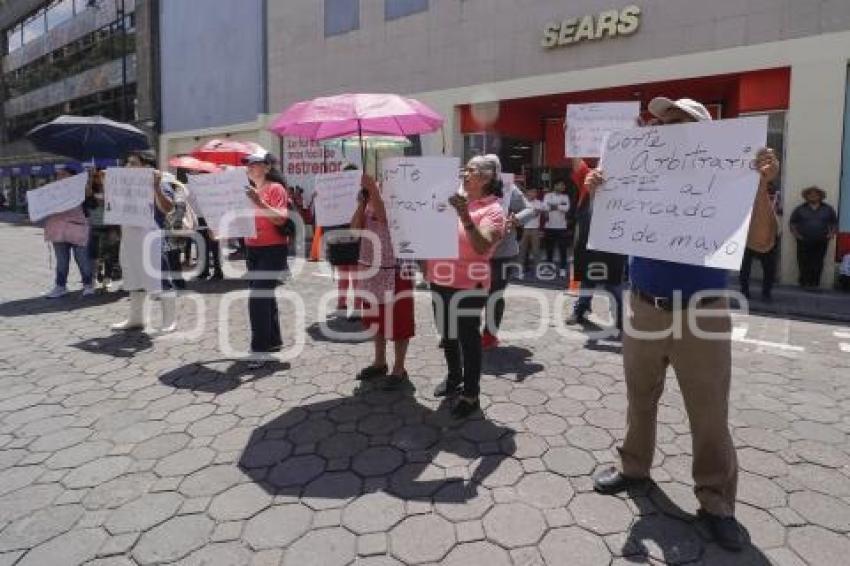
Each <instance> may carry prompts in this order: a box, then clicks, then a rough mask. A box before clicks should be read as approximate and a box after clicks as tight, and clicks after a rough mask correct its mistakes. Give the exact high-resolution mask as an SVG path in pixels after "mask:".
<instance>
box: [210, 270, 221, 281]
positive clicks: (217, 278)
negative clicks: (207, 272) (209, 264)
mask: <svg viewBox="0 0 850 566" xmlns="http://www.w3.org/2000/svg"><path fill="white" fill-rule="evenodd" d="M222 279H224V273H222V272H221V271H216V272H215V273H213V274H212V277H210V281H221V280H222Z"/></svg>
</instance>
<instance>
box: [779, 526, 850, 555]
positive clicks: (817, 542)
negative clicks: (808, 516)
mask: <svg viewBox="0 0 850 566" xmlns="http://www.w3.org/2000/svg"><path fill="white" fill-rule="evenodd" d="M788 544H789V545H790V547H791V549H793V550H794V551H795V552H796V553H797V554H799V555H800V557H801V558H802V559H803V560H805V561H807V562H808V563H809V564H843V563H844V561H845V560H846V559H847V556H850V539H848V538H847V537H846V536H842V535H838V534H835V533H833V532H830V531H827V530H826V529H824V528H822V527H817V526H805V527H798V528H793V529H791V530H790V532H789V534H788Z"/></svg>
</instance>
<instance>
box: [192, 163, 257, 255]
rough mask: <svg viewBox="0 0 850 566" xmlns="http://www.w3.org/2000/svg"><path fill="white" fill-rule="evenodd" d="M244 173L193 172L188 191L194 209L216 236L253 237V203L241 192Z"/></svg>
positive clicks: (254, 234) (237, 171)
mask: <svg viewBox="0 0 850 566" xmlns="http://www.w3.org/2000/svg"><path fill="white" fill-rule="evenodd" d="M247 186H248V175H247V174H246V173H245V169H243V168H241V167H240V168H236V169H230V170H228V171H221V172H219V173H210V174H209V175H194V176H193V177H191V178H190V180H189V193H190V194H191V195H192V199H193V201H194V203H195V204H197V207H198V208H199V209H200V210H199V211H198V210H196V212H198V213H199V214H200V215H201V216H203V217H204V219H205V220H206V221H207V226H209V227H210V230H212V231H213V234H214V235H215V237H216V238H219V239H221V238H254V237H255V236H256V235H257V228H256V223H255V222H254V205H253V203H252V202H251V200H250V199H249V198H248V196H247V195H246V194H245V187H247Z"/></svg>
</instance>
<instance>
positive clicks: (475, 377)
mask: <svg viewBox="0 0 850 566" xmlns="http://www.w3.org/2000/svg"><path fill="white" fill-rule="evenodd" d="M649 111H650V113H652V114H653V116H654V117H655V118H656V120H657V123H658V124H661V125H666V124H678V123H687V122H706V121H710V120H711V119H712V118H711V116H710V114H709V112H708V111H707V110H706V108H705V107H704V106H703V105H702V104H700V103H698V102H695V101H692V100H689V99H680V100H676V101H673V100H669V99H666V98H657V99H654V100H653V101H652V102H651V103H650V105H649ZM243 164H244V166H245V167H246V168H247V173H248V177H249V179H250V185H251V186H250V187H249V188H247V189H246V191H247V195H248V197H249V199H250V200H251V202H252V203H253V207H254V211H255V225H256V237H254V238H247V239H245V241H244V255H245V259H246V265H247V277H246V278H247V280H248V286H249V288H250V298H249V306H248V312H249V320H250V333H251V352H252V353H253V354H254V355H253V356H252V358H251V360H250V364H251V365H252V367H260V366H262V365H263V364H265V363H268V362H269V361H270V360H271V359H272V357H273V355H274V353H275V352H277V351H279V350H281V348H282V346H283V341H282V338H281V327H280V316H279V313H278V307H277V303H276V299H275V297H274V289H275V287H276V286H277V285H278V284H279V282H280V281H281V274H282V273H283V272H285V271H286V270H287V261H288V256H289V251H290V247H291V243H292V231H291V228H290V227H289V224H290V219H291V216H292V214H293V209H294V208H295V209H303V208H304V205H303V195H300V194H298V192H297V191H289V190H288V189H287V188H286V186H285V183H283V182H282V181H283V180H282V178H281V177H280V173H279V172H278V171H277V169H276V167H275V159H274V158H273V156H271V154H269V153H267V152H261V153H257V154H252V155H248V156H246V157H245V158H244V160H243ZM126 166H127V167H150V168H154V167H155V159H154V156H153V155H152V154H151V153H149V152H135V153H133V154H131V155H130V156H129V158H128V160H127V165H126ZM755 167H756V169H757V170H758V174H759V186H758V190H757V193H756V198H755V202H754V208H753V214H752V220H751V222H752V224H751V226H750V233H749V239H748V241H747V253H746V255H745V257H744V268H743V269H742V271H741V286H742V290H743V292H744V294H748V293H749V271H750V269H749V267H750V265H751V262H752V260H753V259H759V260H760V261H761V262H762V265H763V267H764V270H765V273H766V275H767V274H769V273H772V270H773V269H775V255H774V254H775V247H776V241H777V234H778V229H779V225H778V221H777V217H776V214H775V209H774V208H773V204H772V202H771V199H770V190H771V186H772V183H773V182H774V181H775V179H776V177H777V175H778V172H779V162H778V159H777V157H776V155H775V153H774V152H773V150H771V149H769V148H763V149H761V150H760V151H759V152H758V155H757V159H756V162H755ZM501 174H502V167H501V164H500V162H499V158H498V157H497V156H495V155H479V156H475V157H473V158H472V159H470V160H469V161H468V162H467V163H466V165H465V166H464V168H463V170H462V171H461V179H462V183H461V187H459V190H458V193H457V194H456V195H455V196H453V197H452V198H451V199H450V200H449V204H450V206H451V207H452V209H453V210H454V211H455V213H456V215H457V241H458V249H459V254H458V257H457V258H456V259H439V260H436V259H435V260H425V261H423V262H421V263H420V264H419V265H418V266H417V265H415V264H412V263H410V262H408V261H400V260H399V259H398V258H396V257H394V255H393V248H392V246H391V245H390V229H389V225H388V220H387V211H386V209H385V207H384V202H383V199H382V198H381V186H380V184H379V183H378V182H377V181H376V180H375V179H374V178H372V177H371V176H369V175H367V174H363V175H362V191H361V193H360V197H359V199H358V203H357V207H356V210H355V211H354V212H353V215H352V218H351V222H350V224H349V225H348V226H347V228H354V229H356V230H362V231H365V232H367V233H370V234H371V235H372V236H374V237H368V238H359V240H355V242H356V243H355V246H356V247H357V250H356V253H355V254H353V256H352V257H350V258H348V260H346V261H342V260H339V261H334V262H332V263H335V268H336V273H337V279H338V285H339V287H338V289H339V300H338V303H337V306H338V308H339V309H340V311H343V312H344V313H346V314H348V313H349V312H350V309H352V308H353V310H354V311H357V312H358V313H359V318H360V319H361V321H362V324H363V325H364V327H365V328H368V329H370V330H371V331H372V343H373V358H372V361H371V363H370V364H369V365H368V366H367V367H365V368H362V369H360V370H359V371H358V372H357V373H356V375H355V376H353V377H354V378H355V379H357V380H360V381H373V382H375V383H376V384H378V385H379V386H380V387H381V388H384V389H387V390H398V389H404V388H412V387H413V385H412V383H411V381H410V377H409V375H408V371H407V366H406V356H407V351H408V346H409V344H410V341H411V340H412V339H414V338H415V327H416V325H415V316H414V301H413V293H414V284H413V282H414V278H415V274H416V272H417V268H418V269H419V270H421V272H422V274H423V276H424V279H425V281H426V282H427V284H428V287H429V289H430V293H431V297H432V304H433V315H434V321H435V324H436V328H437V331H438V334H439V336H440V338H441V341H440V345H441V347H442V350H443V356H444V359H445V366H446V373H445V377H444V378H443V379H442V380H441V381H440V382H439V384H438V385H437V386H436V388H435V389H434V391H433V395H434V396H435V397H437V398H446V399H448V400H450V403H449V405H450V411H451V414H452V415H453V416H454V417H455V418H457V419H466V418H469V417H471V416H473V415H475V414H477V413H479V411H480V407H481V403H480V400H479V395H480V389H481V388H480V383H481V373H482V356H483V351H484V350H486V349H489V348H493V347H496V346H497V345H498V343H499V339H498V334H499V328H500V325H501V323H502V319H503V316H504V313H505V289H506V287H507V285H508V282H509V281H510V280H511V278H512V277H514V276H516V275H518V273H521V272H522V271H524V270H526V269H528V268H531V267H533V266H534V265H536V264H537V263H538V262H543V261H545V262H549V263H552V264H553V265H554V266H555V268H554V269H556V270H557V271H558V272H559V273H560V274H561V275H566V273H567V270H568V269H569V267H570V255H572V264H573V266H572V267H573V279H574V280H576V281H579V282H580V297H579V299H578V300H577V301H576V302H575V304H574V307H573V312H572V314H571V316H570V318H569V322H572V323H574V324H579V323H582V322H584V321H585V320H586V316H587V314H588V312H589V311H590V308H591V305H592V296H593V293H594V292H595V291H597V290H604V291H606V292H607V293H608V294H609V297H612V300H611V301H610V303H611V307H612V315H613V326H614V327H615V328H616V329H618V330H625V331H624V332H623V333H622V355H623V369H624V375H625V384H626V392H627V400H628V405H627V409H626V413H627V418H626V423H625V429H626V431H625V436H624V439H623V442H622V445H621V447H620V448H619V455H620V462H619V463H618V465H617V466H615V467H612V468H610V469H606V470H603V471H602V472H600V473H598V474H596V475H595V476H594V479H593V481H594V487H595V489H596V490H597V491H599V492H601V493H606V494H612V493H619V492H621V491H624V490H627V489H629V488H631V487H634V486H637V485H641V484H644V483H645V482H646V481H647V480H648V478H649V473H650V468H651V465H652V460H653V454H654V451H655V429H656V420H657V412H658V403H659V399H660V396H661V393H662V391H663V388H664V382H665V376H666V370H667V367H668V366H671V365H672V367H673V369H674V370H675V374H676V379H677V380H678V383H679V388H680V390H681V394H682V396H683V398H684V401H685V408H686V411H687V413H688V418H689V422H690V425H691V431H692V436H693V447H694V450H693V452H694V465H693V479H694V484H695V487H694V490H695V493H696V496H697V498H698V500H699V502H700V516H701V517H702V518H703V519H704V520H705V521H706V522H707V525H708V527H709V528H710V530H711V532H712V533H713V534H714V536H715V538H716V540H717V542H718V543H719V544H720V545H721V546H723V547H724V548H727V549H730V550H740V549H741V548H742V546H743V537H742V533H741V530H740V528H739V526H738V524H737V523H736V521H735V519H734V510H735V509H734V508H735V496H736V490H737V473H738V467H737V461H736V455H735V450H734V446H733V443H732V439H731V436H730V433H729V428H728V422H727V421H728V411H729V407H728V402H729V389H730V381H731V368H732V365H731V318H730V315H729V312H728V306H729V305H728V300H727V298H726V296H725V294H724V290H725V289H726V287H727V280H728V273H727V272H726V271H724V270H720V269H715V268H708V267H702V266H695V265H687V264H680V263H673V262H667V261H660V260H654V259H647V258H641V257H633V258H625V257H623V256H620V255H617V254H610V253H602V252H598V251H595V250H588V249H587V238H588V231H589V227H590V223H591V218H592V214H593V200H594V194H595V192H596V191H597V190H598V189H599V188H600V187H601V186H603V185H604V184H605V172H604V171H601V170H599V169H594V168H592V167H590V166H589V165H588V164H587V163H585V162H584V161H582V160H580V159H577V160H574V161H573V163H572V164H571V168H570V174H569V175H568V177H567V178H564V179H559V180H557V181H556V182H555V183H554V185H553V191H552V192H549V193H546V194H542V191H541V190H540V188H539V187H531V188H530V189H529V190H527V191H526V192H523V191H521V190H520V189H519V188H518V187H517V186H516V185H513V184H509V185H505V183H503V181H502V176H501ZM184 180H185V179H184ZM151 190H152V192H153V195H154V203H155V213H154V217H155V221H156V226H151V227H150V228H128V227H123V228H122V230H121V235H120V252H119V254H118V256H119V261H118V263H119V264H120V271H121V277H122V281H123V286H124V289H125V290H126V291H128V292H129V293H130V301H129V316H128V318H127V320H125V321H124V322H122V323H119V324H118V325H116V327H115V328H116V329H117V330H130V329H139V328H144V327H146V326H147V322H146V321H145V320H144V302H145V300H146V299H147V298H149V297H151V296H155V297H156V298H157V299H158V301H159V302H160V304H161V307H162V311H163V316H162V324H161V327H160V330H161V331H170V330H173V329H174V328H175V324H176V320H175V315H174V313H175V308H174V300H175V296H176V295H175V294H174V289H175V288H180V286H181V285H182V283H181V282H179V279H180V278H179V273H180V264H181V261H182V260H181V257H180V256H181V253H185V251H184V250H185V243H183V242H180V241H179V240H176V239H173V238H170V237H169V236H167V235H166V236H165V237H164V238H160V239H156V238H146V237H145V236H146V235H148V232H150V231H157V230H162V229H167V230H174V229H190V230H192V229H196V228H199V229H200V230H201V231H202V233H203V234H204V238H205V241H208V242H209V243H211V244H212V245H210V246H209V250H210V251H209V256H207V257H204V258H199V261H201V262H202V265H203V266H204V267H203V269H202V276H204V277H207V276H211V277H213V278H220V277H221V273H222V272H221V258H220V255H221V254H220V252H219V251H217V248H218V246H217V245H216V242H215V239H214V234H211V233H210V232H209V230H208V229H205V224H206V223H205V221H204V220H203V219H202V218H194V215H193V214H192V211H191V207H190V206H189V204H188V203H189V202H190V199H189V197H188V194H187V189H186V185H185V183H184V182H181V180H178V179H177V178H175V177H172V176H169V175H166V174H162V173H160V172H158V171H156V172H155V174H154V183H153V186H152V187H151ZM803 196H804V198H805V199H806V202H805V203H804V204H803V205H801V206H800V207H799V208H798V209H796V210H795V211H794V213H793V214H792V215H791V230H792V231H793V233H794V235H795V237H796V238H797V239H798V242H799V250H800V252H799V253H800V256H799V257H800V261H801V284H804V285H813V284H815V283H816V282H817V281H819V280H820V267H819V265H822V259H823V255H824V253H825V249H826V247H825V242H828V240H829V238H832V237H833V236H834V233H835V224H836V221H835V213H834V210H832V209H831V208H830V207H829V206H828V205H826V204H824V203H823V193H822V191H820V190H819V189H817V188H816V187H811V188H809V189H806V190H805V191H804V192H803ZM299 199H300V201H299ZM102 205H103V196H102V179H101V178H100V177H99V175H97V174H94V175H92V178H91V182H90V183H89V188H88V189H87V199H86V202H85V203H84V204H83V206H82V207H80V209H79V210H76V209H75V210H73V211H69V212H68V213H67V214H66V213H63V214H61V215H56V218H53V217H51V218H50V219H49V220H48V222H47V224H46V226H45V237H47V238H48V239H49V240H50V241H52V242H53V243H54V249H55V250H56V257H57V270H56V282H55V283H56V288H55V289H54V291H53V292H51V296H61V295H62V294H64V293H65V289H66V287H65V285H66V282H67V275H68V264H69V261H70V256H71V255H73V256H74V258H75V259H76V261H77V264H78V266H79V267H80V271H81V275H82V278H83V284H84V286H85V290H86V291H85V293H86V294H90V293H91V292H93V291H92V277H93V273H92V269H91V268H90V267H89V265H90V264H89V263H88V260H89V259H90V258H91V257H92V252H91V249H92V243H91V242H93V241H96V242H98V243H97V244H94V247H95V248H97V249H98V250H101V249H105V247H107V246H108V245H109V244H110V243H111V242H113V241H117V240H114V239H113V235H112V234H111V233H110V232H109V230H108V229H101V232H99V233H98V234H97V236H96V237H95V236H94V234H95V232H94V231H93V232H92V238H91V239H89V236H88V234H89V233H88V228H89V226H88V224H89V223H90V224H91V225H92V226H93V227H95V228H97V227H98V226H99V225H98V220H97V219H98V218H99V217H100V218H101V219H102V210H101V211H100V212H98V210H99V209H98V207H101V208H102ZM99 215H101V216H99ZM101 222H102V220H101ZM342 231H344V228H343V229H342ZM520 231H521V234H520V233H519V232H520ZM330 234H331V235H332V234H334V232H330ZM337 235H339V234H337ZM328 239H329V240H331V242H330V243H329V245H343V244H347V245H348V246H349V247H350V246H351V241H348V242H345V241H344V238H336V237H335V238H328ZM376 243H377V245H376ZM570 245H572V248H573V249H572V254H570V249H569V248H570ZM544 251H545V257H544V256H543V253H542V252H544ZM556 252H557V262H555V259H556ZM204 255H206V254H204ZM329 255H330V253H329ZM343 255H344V254H343ZM145 258H147V259H145ZM816 260H817V261H816ZM145 262H149V263H150V264H155V265H161V266H162V273H163V275H162V276H152V274H151V273H149V272H148V271H147V270H145V269H144V267H143V266H144V263H145ZM210 264H211V265H212V275H210V271H209V266H210ZM600 266H601V267H602V268H603V269H599V267H600ZM111 269H115V266H114V265H112V266H111ZM597 272H600V273H601V274H602V275H597ZM626 279H628V280H629V282H630V290H631V292H630V294H629V300H628V304H629V308H628V316H624V308H623V302H624V301H623V298H622V297H623V287H624V281H625V280H626ZM771 286H772V278H771V277H767V276H766V277H765V280H764V288H763V290H762V293H763V296H765V297H766V298H770V294H771ZM351 290H353V291H354V293H353V294H354V296H355V297H356V298H355V299H354V302H353V303H350V302H349V298H348V295H349V291H351ZM686 309H693V312H690V313H689V314H691V315H692V316H688V317H682V316H680V315H679V314H677V312H676V311H682V310H686ZM482 315H486V316H484V320H482ZM683 318H687V319H688V320H687V323H686V324H683ZM677 321H678V324H683V326H682V327H681V328H680V329H679V332H676V333H672V334H671V333H668V332H666V331H667V330H668V329H670V328H671V327H672V326H673V325H674V324H677ZM692 325H693V326H692ZM707 335H708V336H707ZM388 343H392V350H393V356H392V360H390V359H389V356H388V353H387V350H388V346H389V344H388Z"/></svg>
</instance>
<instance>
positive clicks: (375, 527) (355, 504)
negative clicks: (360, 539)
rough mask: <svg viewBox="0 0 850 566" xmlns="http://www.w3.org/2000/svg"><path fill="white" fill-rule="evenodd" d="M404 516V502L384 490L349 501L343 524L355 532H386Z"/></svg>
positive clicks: (361, 533)
mask: <svg viewBox="0 0 850 566" xmlns="http://www.w3.org/2000/svg"><path fill="white" fill-rule="evenodd" d="M403 517H404V502H403V501H401V500H400V499H398V498H396V497H393V496H391V495H388V494H386V493H383V492H374V493H367V494H366V495H364V496H362V497H358V498H357V499H355V500H354V501H352V502H351V503H349V504H348V505H347V506H346V507H345V510H344V511H343V513H342V524H343V525H344V526H345V527H347V528H348V529H349V530H351V531H352V532H354V533H355V534H359V535H363V534H369V533H378V532H386V531H388V530H390V529H391V528H392V527H393V526H394V525H396V524H397V523H398V522H399V521H401V519H402V518H403Z"/></svg>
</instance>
